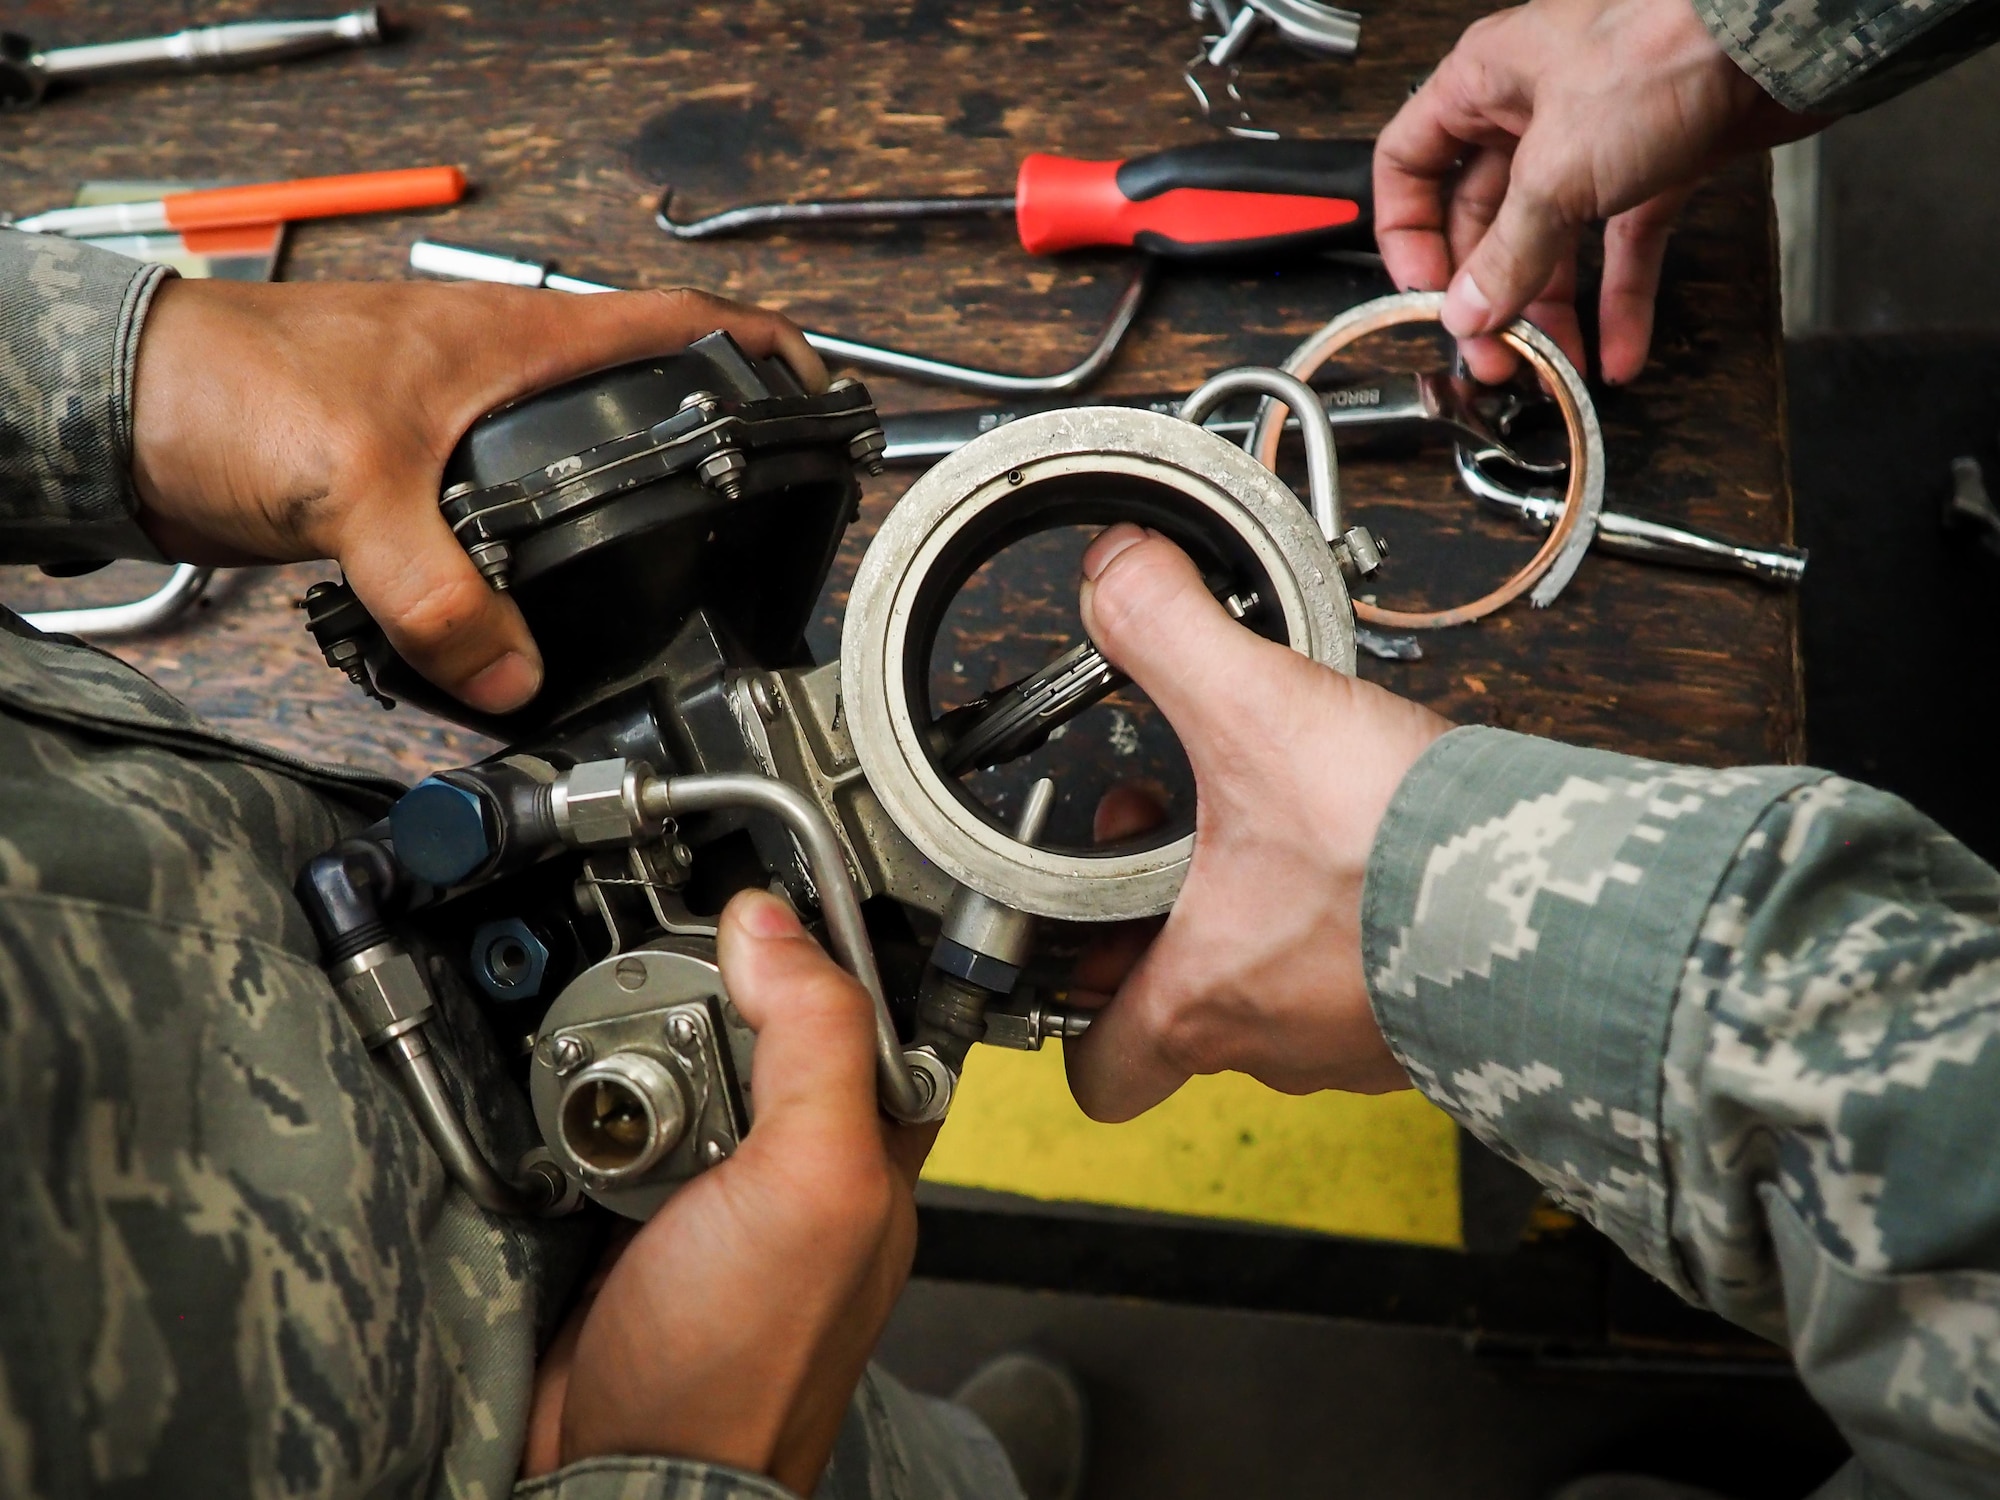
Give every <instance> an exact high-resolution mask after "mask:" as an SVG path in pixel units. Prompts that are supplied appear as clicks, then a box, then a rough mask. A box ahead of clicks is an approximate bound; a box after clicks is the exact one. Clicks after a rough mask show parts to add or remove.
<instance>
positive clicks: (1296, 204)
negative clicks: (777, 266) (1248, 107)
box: [657, 140, 1372, 260]
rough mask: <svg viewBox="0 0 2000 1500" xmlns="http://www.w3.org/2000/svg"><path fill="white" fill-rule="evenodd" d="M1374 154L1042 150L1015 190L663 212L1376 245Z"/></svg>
mask: <svg viewBox="0 0 2000 1500" xmlns="http://www.w3.org/2000/svg"><path fill="white" fill-rule="evenodd" d="M1371 152H1372V148H1371V146H1370V145H1369V143H1368V142H1366V141H1256V140H1238V141H1208V142H1205V143H1203V144H1201V145H1195V146H1173V147H1169V148H1168V149H1167V150H1165V151H1156V152H1154V153H1153V154H1152V155H1150V156H1136V157H1133V158H1132V159H1131V160H1129V161H1076V160H1072V159H1071V158H1069V157H1063V156H1050V155H1046V154H1043V153H1037V154H1035V155H1033V156H1029V157H1027V158H1025V159H1024V160H1023V161H1022V163H1021V170H1020V174H1019V176H1018V177H1017V178H1016V180H1015V184H1014V192H1013V194H1012V196H1007V195H992V196H985V197H964V198H847V199H834V200H831V201H828V202H821V203H755V204H749V205H747V206H745V207H742V208H732V209H727V210H724V211H723V212H721V213H716V214H710V215H709V216H708V217H706V218H703V219H695V220H692V221H683V220H677V219H674V218H672V217H671V216H670V215H669V212H668V210H669V209H670V208H671V206H672V199H673V189H671V188H669V189H667V190H666V192H665V193H663V194H662V195H661V198H660V211H659V214H658V216H657V220H658V223H659V226H660V228H662V229H664V230H665V231H666V232H667V233H668V234H671V235H673V236H674V237H675V238H676V239H683V240H699V239H708V238H711V237H713V236H717V235H726V234H738V233H741V232H742V231H743V230H746V229H753V228H758V227H760V226H763V225H767V224H777V225H786V224H832V223H874V222H884V221H887V222H895V221H905V220H911V219H935V218H949V217H956V216H962V215H967V214H973V215H979V214H985V215H993V214H1005V213H1011V214H1013V215H1014V221H1015V226H1016V228H1017V230H1018V231H1019V233H1020V237H1021V247H1022V248H1023V249H1024V250H1026V251H1027V252H1028V253H1029V254H1030V255H1052V254H1055V253H1057V252H1058V251H1063V250H1077V249H1082V248H1084V247H1087V246H1109V247H1123V248H1130V249H1138V250H1144V251H1147V252H1148V253H1150V254H1153V255H1163V256H1168V257H1170V258H1173V259H1177V260H1213V259H1218V258H1228V257H1235V256H1242V255H1246V254H1249V255H1262V256H1272V255H1283V254H1288V253H1296V252H1300V251H1306V250H1317V249H1326V248H1329V247H1332V246H1334V245H1345V244H1349V243H1350V242H1351V243H1352V244H1353V245H1356V246H1359V247H1361V248H1367V247H1369V245H1370V243H1371V241H1370V236H1369V232H1368V230H1369V220H1370V203H1371V187H1370V182H1369V161H1370V156H1371Z"/></svg>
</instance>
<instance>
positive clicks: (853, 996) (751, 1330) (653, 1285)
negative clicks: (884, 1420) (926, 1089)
mask: <svg viewBox="0 0 2000 1500" xmlns="http://www.w3.org/2000/svg"><path fill="white" fill-rule="evenodd" d="M721 963H722V973H723V979H724V981H725V982H726V983H727V984H728V986H729V994H730V998H731V999H732V1000H734V1001H735V1003H736V1006H737V1008H738V1009H739V1010H741V1011H742V1012H743V1017H744V1019H745V1020H746V1021H748V1022H749V1023H750V1025H751V1027H752V1028H753V1029H754V1030H755V1031H756V1033H757V1051H756V1060H755V1063H754V1064H753V1072H752V1077H751V1091H752V1093H753V1094H754V1095H755V1097H756V1111H757V1117H756V1120H755V1122H754V1123H753V1124H752V1126H751V1128H750V1133H749V1135H748V1136H747V1137H746V1138H745V1140H744V1142H743V1144H742V1146H741V1147H740V1148H739V1149H738V1150H737V1152H736V1154H735V1155H734V1156H733V1157H731V1158H730V1159H729V1160H728V1161H726V1162H723V1163H722V1164H721V1165H720V1166H717V1167H714V1168H712V1169H711V1170H709V1171H707V1172H704V1173H703V1174H702V1175H701V1176H700V1177H697V1178H696V1179H695V1180H694V1181H693V1182H691V1183H689V1184H688V1185H687V1186H686V1187H684V1188H682V1189H681V1190H680V1192H678V1193H676V1194H675V1195H674V1197H673V1198H672V1199H670V1200H669V1201H668V1203H667V1205H666V1207H665V1208H663V1209H662V1210H661V1211H660V1212H659V1213H658V1214H656V1215H654V1216H653V1218H652V1219H651V1220H649V1221H648V1222H647V1223H646V1225H645V1226H644V1227H643V1228H641V1229H640V1230H639V1231H638V1233H637V1234H636V1235H635V1236H633V1238H632V1240H631V1242H630V1243H629V1244H628V1245H627V1246H626V1247H625V1248H624V1250H623V1252H622V1253H621V1254H620V1255H619V1256H618V1258H617V1261H616V1263H615V1264H614V1265H613V1266H612V1267H611V1269H610V1272H609V1274H608V1275H607V1276H606V1277H605V1278H604V1281H603V1285H602V1287H601V1289H600V1290H598V1291H597V1293H596V1295H595V1297H594V1298H593V1299H592V1300H591V1301H589V1302H588V1303H587V1304H586V1306H585V1307H584V1308H582V1309H581V1310H580V1311H579V1313H578V1314H577V1316H576V1317H575V1318H573V1319H572V1321H571V1325H570V1326H569V1327H568V1328H566V1329H565V1330H564V1332H563V1334H562V1336H561V1337H559V1338H558V1339H557V1340H556V1343H555V1345H554V1346H553V1347H552V1348H551V1349H550V1351H549V1353H548V1355H546V1356H545V1357H544V1359H543V1361H542V1367H541V1369H540V1370H538V1371H537V1375H536V1389H535V1401H534V1409H533V1412H532V1413H531V1415H530V1418H529V1430H528V1451H527V1456H526V1459H525V1460H524V1463H523V1474H524V1476H526V1477H532V1476H534V1475H536V1474H540V1473H546V1472H547V1471H548V1470H550V1469H553V1468H556V1467H557V1466H558V1465H559V1464H568V1463H574V1462H576V1461H577V1460H579V1459H584V1458H590V1457H593V1456H595V1455H600V1454H661V1455H669V1456H673V1457H679V1458H693V1459H704V1460H707V1461H709V1462H711V1463H719V1464H727V1465H730V1466H732V1467H735V1468H738V1469H744V1470H748V1471H750V1472H752V1473H761V1474H768V1475H770V1476H771V1477H772V1478H774V1479H776V1480H777V1481H778V1482H779V1483H781V1484H783V1485H785V1486H787V1487H788V1488H790V1489H792V1490H794V1491H796V1492H798V1493H799V1494H809V1493H810V1492H811V1491H812V1488H813V1486H814V1485H815V1484H816V1483H817V1482H818V1480H819V1477H820V1473H821V1471H822V1470H823V1469H825V1467H826V1463H827V1459H828V1457H829V1456H830V1455H831V1454H832V1452H833V1443H834V1438H835V1437H836V1436H837V1435H838V1434H839V1431H840V1424H841V1421H842V1419H843V1418H844V1416H845V1415H846V1412H847V1406H848V1402H849V1401H850V1400H851V1399H852V1397H853V1395H854V1388H855V1386H856V1385H857V1384H858V1383H859V1381H860V1379H861V1372H862V1370H863V1368H864V1367H865V1366H866V1365H867V1363H868V1357H869V1354H870V1353H871V1352H872V1351H873V1350H874V1347H875V1341H876V1339H877V1337H878V1336H879V1335H880V1334H881V1331H882V1325H883V1323H884V1322H885V1321H887V1319H888V1316H889V1310H890V1308H891V1307H892V1306H893V1305H894V1304H895V1301H896V1297H897V1295H898V1294H899V1293H900V1292H901V1291H902V1289H903V1283H904V1282H905V1281H906V1280H907V1279H908V1278H909V1274H910V1262H911V1258H912V1256H913V1255H914V1254H915V1252H916V1241H917V1215H916V1203H915V1198H914V1197H913V1193H914V1190H915V1186H916V1179H917V1173H918V1171H919V1170H920V1169H921V1168H922V1166H923V1161H924V1157H925V1155H926V1154H927V1153H928V1152H929V1150H930V1144H931V1141H932V1140H933V1139H934V1138H935V1136H936V1134H937V1131H936V1127H934V1126H933V1127H929V1128H922V1127H912V1126H899V1125H892V1124H890V1123H889V1122H887V1121H886V1120H884V1119H883V1118H882V1115H881V1113H880V1111H879V1110H878V1109H877V1108H876V1104H875V1051H874V1029H873V1021H872V1011H871V1009H870V1004H869V1000H868V997H867V995H866V994H865V993H864V992H863V991H862V989H861V986H860V985H858V984H856V983H855V982H854V980H853V979H852V978H851V977H849V976H848V975H847V974H846V973H845V972H843V971H842V970H841V969H839V968H838V967H836V966H835V964H834V962H833V960H831V959H830V958H828V957H827V956H826V954H825V953H823V952H822V951H821V950H820V947H819V945H818V944H817V943H815V942H814V941H813V940H812V938H811V937H809V936H808V935H807V934H806V932H805V929H803V928H802V927H800V926H799V923H798V919H797V918H796V917H794V916H793V915H792V911H791V908H790V907H788V906H786V905H785V904H784V903H783V902H782V901H780V900H778V899H777V898H776V897H775V896H769V895H766V894H764V893H763V892H761V891H758V892H749V893H746V894H744V895H740V896H738V897H737V898H736V899H735V900H734V901H732V902H731V903H730V904H729V907H728V909H727V910H726V911H725V912H724V913H723V916H722V930H721Z"/></svg>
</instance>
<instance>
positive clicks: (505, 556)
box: [465, 541, 514, 594]
mask: <svg viewBox="0 0 2000 1500" xmlns="http://www.w3.org/2000/svg"><path fill="white" fill-rule="evenodd" d="M465 550H466V553H467V555H468V556H470V557H471V559H472V565H473V566H474V567H476V568H477V569H479V573H480V576H481V577H482V578H484V579H485V580H486V581H487V582H488V583H489V584H491V585H492V586H493V591H494V592H495V593H497V594H504V593H506V592H507V583H508V578H507V574H508V571H509V570H510V569H511V568H512V567H513V565H514V549H513V548H512V547H510V546H508V545H507V544H506V543H505V542H499V541H494V542H477V543H475V544H474V545H472V546H470V547H467V548H466V549H465Z"/></svg>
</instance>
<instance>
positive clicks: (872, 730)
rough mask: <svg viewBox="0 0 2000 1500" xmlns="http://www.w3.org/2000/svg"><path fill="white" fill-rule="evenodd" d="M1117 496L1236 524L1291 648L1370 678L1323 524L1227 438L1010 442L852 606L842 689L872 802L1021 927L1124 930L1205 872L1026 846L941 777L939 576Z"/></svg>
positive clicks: (919, 526)
mask: <svg viewBox="0 0 2000 1500" xmlns="http://www.w3.org/2000/svg"><path fill="white" fill-rule="evenodd" d="M1042 486H1054V487H1055V488H1054V489H1052V490H1043V489H1041V488H1040V487H1042ZM1099 486H1102V487H1103V489H1104V490H1105V491H1107V492H1108V491H1109V490H1111V489H1114V488H1116V487H1119V486H1123V487H1125V489H1126V490H1128V491H1130V492H1134V493H1139V492H1143V493H1145V494H1146V495H1148V496H1151V497H1153V500H1154V502H1155V503H1157V504H1159V505H1162V506H1167V507H1173V508H1175V509H1178V510H1183V511H1185V512H1189V513H1193V512H1199V514H1200V516H1201V517H1202V519H1203V521H1204V524H1210V525H1219V527H1220V528H1221V529H1222V530H1223V531H1226V533H1227V535H1228V536H1229V538H1230V539H1231V542H1232V545H1234V546H1238V547H1240V548H1241V549H1242V550H1243V552H1244V554H1245V555H1246V556H1247V557H1250V558H1254V560H1255V562H1256V565H1257V566H1258V568H1259V569H1261V570H1262V572H1263V573H1264V574H1265V576H1266V578H1267V579H1268V581H1269V583H1270V586H1271V593H1272V597H1271V598H1269V599H1268V600H1266V601H1265V602H1266V603H1267V604H1268V605H1269V606H1270V607H1271V608H1272V609H1273V611H1274V618H1275V619H1276V620H1281V621H1282V622H1283V634H1284V638H1285V640H1286V641H1287V643H1288V644H1290V645H1291V646H1292V647H1293V648H1294V649H1295V650H1297V651H1300V652H1302V653H1304V654H1305V655H1307V656H1310V657H1312V658H1313V659H1314V660H1315V661H1319V662H1323V663H1325V664H1326V665H1328V666H1330V667H1334V668H1336V669H1337V670H1339V671H1342V672H1352V671H1353V670H1354V621H1353V615H1352V612H1351V610H1350V608H1349V605H1348V599H1347V589H1346V586H1345V585H1344V584H1343V583H1342V581H1341V577H1340V571H1339V569H1338V567H1337V566H1336V565H1335V563H1334V560H1333V554H1332V552H1331V551H1330V550H1329V549H1328V547H1327V544H1326V541H1325V539H1324V538H1323V537H1321V536H1320V534H1319V531H1318V528H1317V527H1316V526H1315V525H1314V523H1313V518H1312V515H1311V513H1310V512H1309V511H1308V510H1307V509H1306V507H1305V506H1303V505H1301V504H1300V503H1299V499H1298V497H1297V496H1296V495H1294V494H1293V493H1292V491H1291V490H1290V489H1289V488H1288V487H1287V486H1286V485H1285V484H1284V483H1283V482H1282V481H1281V480H1279V479H1278V478H1277V476H1276V475H1274V474H1273V473H1272V472H1271V471H1270V470H1269V469H1268V468H1266V467H1265V466H1263V465H1261V464H1259V463H1257V462H1255V461H1254V460H1253V459H1251V458H1250V457H1249V456H1248V455H1247V454H1245V453H1244V452H1243V450H1242V449H1240V448H1237V447H1236V446H1234V445H1233V444H1231V443H1229V442H1228V441H1226V440H1225V439H1223V438H1219V437H1216V436H1215V435H1214V434H1213V433H1210V432H1207V431H1204V430H1203V429H1202V428H1199V427H1196V426H1193V425H1192V424H1190V423H1187V422H1183V421H1179V420H1178V419H1176V418H1173V417H1169V416H1164V415H1162V414H1160V413H1157V412H1149V411H1140V410H1135V409H1133V408H1129V407H1078V408H1072V409H1069V410H1065V411H1052V412H1044V413H1041V414H1040V415H1037V416H1031V417H1023V418H1021V419H1020V420H1018V421H1014V422H1010V423H1008V424H1007V425H1006V426H1004V427H1000V428H996V429H995V430H994V431H992V432H990V433H987V434H986V435H984V436H982V437H980V438H977V439H975V440H974V441H972V442H970V443H968V444H966V445H965V446H964V447H963V448H960V449H959V450H958V451H957V452H956V453H954V454H952V455H950V456H949V457H947V458H946V459H945V460H944V461H943V462H942V463H940V464H938V465H937V467H935V468H933V469H932V470H930V471H929V472H928V473H927V474H925V475H924V476H923V477H922V478H921V479H919V480H918V481H917V482H916V483H915V484H914V485H912V486H911V487H910V490H909V492H908V493H907V494H906V495H904V497H903V499H902V501H901V503H899V504H898V505H897V506H896V508H895V509H894V510H892V511H890V512H889V516H888V519H887V520H885V521H884V522H883V524H882V529H881V531H880V532H878V533H877V534H876V537H875V540H874V542H873V543H872V544H871V545H870V546H869V549H868V553H867V555H866V556H865V557H863V558H862V560H861V568H860V572H859V573H858V575H857V576H856V578H855V580H854V588H853V591H852V592H851V593H850V594H849V596H848V605H847V619H846V624H845V626H844V628H843V630H842V634H841V652H840V660H841V667H840V686H841V698H842V702H843V704H844V705H845V714H846V718H847V723H848V728H849V732H850V733H851V734H852V736H853V740H854V748H855V752H856V754H857V755H858V756H859V758H860V761H861V768H862V770H863V772H864V773H865V774H866V776H867V778H868V784H869V787H870V788H871V789H872V790H873V791H874V793H875V795H876V796H877V797H878V798H879V799H880V800H881V803H882V806H883V808H884V809H885V810H886V811H887V813H888V815H889V817H890V819H891V820H892V821H893V822H894V823H895V825H896V827H897V828H899V829H901V830H902V831H903V833H904V834H906V835H907V836H908V837H909V839H910V841H911V842H912V843H914V844H915V845H916V846H917V848H918V849H920V850H921V851H922V852H923V853H924V854H925V855H927V856H928V857H929V858H930V859H931V860H932V861H933V862H934V863H935V864H937V865H938V867H939V868H940V869H942V870H943V871H944V872H945V873H946V874H948V875H950V876H951V877H952V878H953V879H954V880H956V881H958V882H959V883H960V884H962V885H966V886H970V887H971V888H972V889H973V890H975V891H978V892H979V893H980V894H981V895H984V896H988V897H990V898H992V899H993V900H995V901H998V902H1001V903H1002V904H1004V905H1006V906H1009V907H1012V908H1014V909H1015V910H1017V911H1025V912H1031V913H1033V914H1035V915H1036V916H1043V917H1058V918H1065V919H1069V920H1073V921H1094V922H1110V921H1122V920H1126V919H1129V918H1132V917H1143V916H1152V915H1154V914H1156V913H1158V912H1162V911H1165V910H1166V909H1167V908H1168V907H1169V906H1171V905H1172V904H1173V901H1174V897H1175V896H1176V895H1178V894H1179V892H1180V887H1181V882H1182V880H1183V879H1184V878H1185V877H1186V874H1187V866H1188V861H1189V860H1190V859H1191V858H1192V857H1193V853H1194V838H1193V835H1192V834H1189V835H1187V836H1185V837H1182V838H1178V839H1175V840H1173V841H1172V842H1170V843H1167V844H1164V845H1161V846H1159V847H1157V848H1153V849H1147V850H1141V851H1138V852H1129V851H1128V852H1124V853H1116V854H1107V855H1102V856H1093V855H1085V854H1077V853H1066V852H1063V851H1061V850H1058V849H1049V848H1042V847H1037V846H1030V845H1027V844H1023V843H1021V842H1020V841H1019V840H1017V839H1015V838H1013V837H1012V836H1011V835H1010V834H1009V833H1008V832H1007V831H1006V830H1005V829H1002V828H1000V827H998V826H997V825H996V824H995V823H994V822H993V821H992V820H990V819H988V818H986V817H984V816H982V815H981V814H980V813H979V812H978V811H977V810H976V809H975V808H974V807H973V806H971V805H970V804H969V802H968V801H967V800H966V799H965V798H964V797H963V796H962V795H961V794H960V793H959V791H958V789H957V788H956V786H955V784H953V783H952V782H950V781H949V780H948V779H947V778H946V777H945V775H944V773H943V772H942V771H940V770H939V769H938V766H937V763H936V761H935V760H934V759H933V758H932V754H931V752H930V750H929V749H928V748H927V747H926V745H925V743H924V731H925V730H926V729H927V728H928V727H929V726H928V722H927V721H926V720H924V719H923V718H922V716H921V715H920V713H919V706H918V705H917V704H914V703H913V702H912V701H911V699H912V687H911V681H910V676H909V673H908V672H907V671H906V664H907V662H908V660H909V653H910V652H911V651H912V650H913V649H918V650H921V649H926V648H928V646H929V645H930V642H928V641H917V640H914V639H913V631H915V630H920V629H922V628H924V627H923V624H922V621H923V617H924V612H925V610H926V609H928V608H930V607H931V602H932V601H933V598H934V596H935V593H936V590H937V589H938V588H939V587H940V584H939V581H938V580H939V577H941V576H942V575H944V574H947V573H949V572H950V571H951V569H952V568H953V567H954V566H957V565H963V563H964V557H965V549H966V548H967V546H968V545H969V542H968V538H973V537H976V536H978V535H980V534H982V533H983V532H984V531H985V529H986V528H988V527H994V526H999V525H1003V524H1005V525H1010V526H1011V528H1012V529H1011V531H1010V532H1009V534H1010V535H1015V536H1018V535H1023V534H1026V533H1027V532H1029V531H1031V530H1033V529H1034V528H1033V526H1032V519H1033V507H1034V506H1035V505H1036V504H1037V503H1038V502H1037V500H1036V498H1035V497H1036V495H1037V493H1038V491H1039V492H1040V493H1042V494H1051V493H1068V494H1077V493H1088V492H1092V491H1096V490H1097V489H1098V487H1099ZM1052 513H1053V512H1052ZM1065 514H1068V512H1065ZM1072 519H1083V520H1094V519H1095V517H1084V516H1072ZM1055 524H1061V523H1060V522H1058V523H1055ZM1218 534H1222V533H1221V531H1219V532H1218ZM954 558H957V559H958V562H957V563H954Z"/></svg>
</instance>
